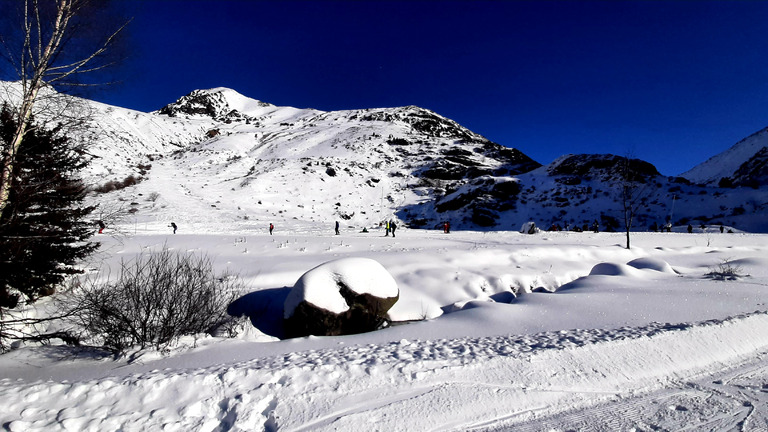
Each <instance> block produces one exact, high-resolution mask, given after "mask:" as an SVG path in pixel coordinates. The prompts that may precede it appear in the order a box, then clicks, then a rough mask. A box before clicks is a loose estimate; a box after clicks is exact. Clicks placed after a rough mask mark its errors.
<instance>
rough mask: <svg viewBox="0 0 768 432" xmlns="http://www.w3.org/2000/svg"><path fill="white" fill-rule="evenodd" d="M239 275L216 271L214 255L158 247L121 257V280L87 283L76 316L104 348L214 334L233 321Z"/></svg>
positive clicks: (117, 349)
mask: <svg viewBox="0 0 768 432" xmlns="http://www.w3.org/2000/svg"><path fill="white" fill-rule="evenodd" d="M240 288H241V286H240V285H239V283H238V282H237V279H236V278H234V277H230V276H227V275H223V276H217V275H215V274H214V273H213V269H212V266H211V260H210V259H209V258H208V257H206V256H202V257H197V256H195V255H193V254H183V253H178V252H173V251H171V250H169V249H167V248H163V249H162V250H161V251H160V252H157V253H151V254H143V255H140V256H139V257H137V258H136V260H135V261H133V262H128V263H126V262H123V263H122V271H121V273H120V276H119V277H118V279H117V281H115V282H111V281H107V282H106V283H104V284H97V283H90V284H86V286H85V287H84V288H83V290H82V292H81V293H80V294H78V296H77V298H76V302H75V303H76V304H77V308H78V311H77V314H76V317H77V321H79V323H80V324H81V325H82V326H83V327H84V328H85V330H86V331H87V332H88V333H89V335H90V336H91V337H93V338H95V339H97V340H101V342H102V344H103V345H104V347H106V348H108V349H110V350H112V351H114V352H117V353H119V352H123V351H124V350H125V349H127V348H129V347H132V346H136V345H138V346H140V347H141V348H146V347H155V348H157V349H163V348H166V347H167V346H168V345H169V344H170V343H172V342H173V341H175V340H177V339H178V338H179V337H181V336H185V335H194V334H199V333H211V332H212V331H215V330H217V329H218V328H219V327H221V326H222V325H224V324H226V323H227V322H228V321H230V317H229V316H228V315H227V312H226V311H227V306H229V304H230V303H231V302H232V301H234V300H235V298H236V297H237V295H238V293H239V292H240V291H241V289H240Z"/></svg>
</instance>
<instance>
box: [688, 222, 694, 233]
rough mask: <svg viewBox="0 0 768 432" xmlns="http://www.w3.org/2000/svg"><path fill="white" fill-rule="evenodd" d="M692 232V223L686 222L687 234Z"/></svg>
mask: <svg viewBox="0 0 768 432" xmlns="http://www.w3.org/2000/svg"><path fill="white" fill-rule="evenodd" d="M692 232H693V225H691V224H688V234H690V233H692Z"/></svg>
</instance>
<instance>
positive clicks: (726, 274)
mask: <svg viewBox="0 0 768 432" xmlns="http://www.w3.org/2000/svg"><path fill="white" fill-rule="evenodd" d="M743 271H744V269H743V268H742V267H741V266H740V265H737V264H734V262H733V261H731V260H730V259H729V258H726V259H724V260H723V261H722V262H721V263H720V264H717V265H716V266H713V267H710V268H709V273H707V274H706V276H707V277H709V278H712V279H715V280H738V279H739V278H742V277H744V276H745V275H744V274H743V273H742V272H743Z"/></svg>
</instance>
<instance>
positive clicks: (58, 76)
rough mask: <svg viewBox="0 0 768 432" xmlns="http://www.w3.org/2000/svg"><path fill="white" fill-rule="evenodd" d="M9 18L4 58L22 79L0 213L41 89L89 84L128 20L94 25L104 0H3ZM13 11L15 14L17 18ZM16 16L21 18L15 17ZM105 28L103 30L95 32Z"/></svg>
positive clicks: (1, 179) (0, 41) (1, 42)
mask: <svg viewBox="0 0 768 432" xmlns="http://www.w3.org/2000/svg"><path fill="white" fill-rule="evenodd" d="M7 4H14V5H15V6H16V9H15V10H11V9H12V8H10V7H8V8H5V9H6V11H4V13H6V12H8V14H7V15H6V16H5V19H6V20H14V19H15V21H14V22H13V23H14V24H16V25H10V26H6V27H4V28H3V33H2V34H0V49H1V50H2V51H0V55H2V57H3V58H4V59H5V60H6V61H7V62H8V63H9V64H11V65H12V68H13V69H14V72H15V74H16V75H17V76H18V78H19V79H20V85H21V90H20V95H19V96H20V103H19V106H18V109H17V110H16V112H15V114H16V116H17V122H16V123H17V128H16V131H15V133H14V135H13V139H12V141H11V142H10V143H8V145H6V146H4V147H5V151H4V153H3V154H2V155H1V156H2V171H1V172H0V212H2V211H3V209H5V207H6V205H7V203H8V197H9V193H10V189H11V185H12V183H13V176H12V175H11V174H12V173H13V166H14V163H15V162H16V154H17V153H18V151H19V148H20V147H21V146H22V145H23V142H24V137H25V134H26V133H27V131H28V129H29V127H30V119H31V117H32V115H33V112H34V111H35V108H36V104H37V103H38V100H39V98H40V97H41V91H43V89H45V88H46V87H49V86H52V87H55V88H63V87H66V86H88V85H90V84H87V83H85V82H83V81H81V80H80V79H79V78H78V77H79V76H81V75H83V74H94V73H96V72H98V71H101V70H103V69H104V68H106V67H108V66H110V65H111V64H112V63H113V62H112V61H110V60H109V58H108V57H107V56H106V55H105V54H106V53H107V52H108V50H109V49H110V47H111V46H113V44H114V43H115V41H116V39H117V37H118V35H120V34H121V32H123V30H124V29H125V27H126V26H127V24H128V22H125V23H123V24H121V25H117V26H115V27H114V28H112V29H111V30H103V29H104V28H105V27H104V23H98V25H95V23H94V20H96V19H97V18H96V17H97V16H99V14H98V13H97V12H99V10H100V9H103V7H104V2H103V1H101V0H15V1H10V0H4V5H3V6H6V5H7ZM14 12H15V13H16V15H14ZM16 17H18V18H16ZM95 29H101V30H102V31H95Z"/></svg>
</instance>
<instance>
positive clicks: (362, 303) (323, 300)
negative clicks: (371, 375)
mask: <svg viewBox="0 0 768 432" xmlns="http://www.w3.org/2000/svg"><path fill="white" fill-rule="evenodd" d="M399 296H400V293H399V290H398V288H397V283H396V282H395V280H394V278H392V276H391V275H390V274H389V272H388V271H387V270H386V269H385V268H384V267H383V266H382V265H381V264H379V263H378V262H376V261H374V260H372V259H369V258H343V259H339V260H335V261H330V262H327V263H325V264H322V265H320V266H318V267H315V268H314V269H312V270H310V271H308V272H306V273H304V275H302V276H301V277H300V278H299V280H298V281H297V282H296V284H295V285H294V287H293V289H292V290H291V292H290V293H289V294H288V297H287V298H286V300H285V306H284V315H283V317H284V324H285V335H286V336H287V337H301V336H308V335H316V336H334V335H343V334H355V333H364V332H368V331H373V330H376V329H378V328H380V327H381V325H382V324H384V322H386V321H387V311H389V309H390V308H391V307H392V306H393V305H394V304H395V303H396V302H397V300H398V298H399Z"/></svg>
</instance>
